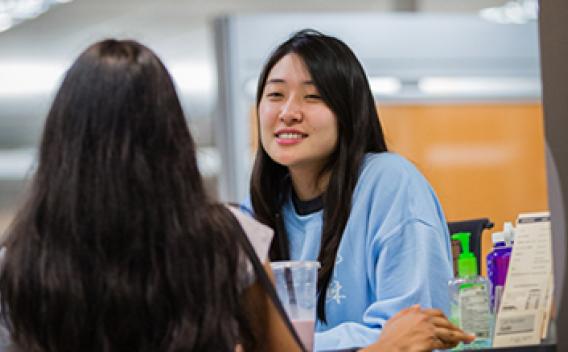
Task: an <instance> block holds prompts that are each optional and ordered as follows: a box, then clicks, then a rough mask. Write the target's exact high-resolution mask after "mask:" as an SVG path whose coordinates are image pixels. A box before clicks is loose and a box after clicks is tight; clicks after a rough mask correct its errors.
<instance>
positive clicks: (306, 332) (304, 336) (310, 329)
mask: <svg viewBox="0 0 568 352" xmlns="http://www.w3.org/2000/svg"><path fill="white" fill-rule="evenodd" d="M292 325H294V329H296V332H297V333H298V336H299V337H300V340H301V341H302V343H303V344H304V346H305V347H306V349H307V350H308V351H313V349H314V327H315V320H314V319H312V320H292Z"/></svg>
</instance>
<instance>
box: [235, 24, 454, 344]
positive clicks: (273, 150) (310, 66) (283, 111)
mask: <svg viewBox="0 0 568 352" xmlns="http://www.w3.org/2000/svg"><path fill="white" fill-rule="evenodd" d="M256 102H257V115H258V130H259V135H260V142H261V143H260V147H259V148H258V150H257V154H256V160H255V165H254V169H253V174H252V179H251V202H250V204H248V205H250V206H251V209H250V210H251V211H252V212H253V213H254V215H255V217H256V218H257V219H258V220H260V221H261V222H263V223H265V224H267V225H268V226H270V227H272V228H273V229H274V230H275V233H276V234H275V241H273V243H272V247H271V249H270V256H271V259H272V260H285V259H293V260H316V259H317V260H319V261H320V263H321V269H320V271H319V273H318V294H319V296H318V304H317V316H318V322H317V325H316V330H317V333H316V336H315V349H316V350H327V349H336V348H349V347H355V346H364V345H368V344H370V343H371V342H372V341H373V340H375V339H376V338H377V336H378V334H379V333H380V332H381V330H382V329H383V327H384V324H385V322H386V320H387V319H389V318H390V317H392V316H393V315H394V314H395V313H396V312H397V311H400V310H402V309H403V308H406V307H408V306H410V305H413V304H417V303H418V304H421V305H423V306H426V307H437V308H441V309H445V308H446V305H447V302H448V299H447V282H448V280H449V279H450V277H451V276H452V269H451V259H450V249H449V248H450V247H449V238H448V234H447V226H446V223H445V220H444V214H443V212H442V210H441V206H440V204H439V202H438V199H437V197H436V196H435V194H434V192H433V191H432V189H431V187H430V185H429V184H428V183H427V181H426V180H425V179H424V177H423V176H422V175H421V174H420V173H419V172H418V171H417V170H416V168H415V167H414V166H413V165H412V164H410V163H409V162H408V161H406V160H405V159H403V158H402V157H400V156H398V155H396V154H393V153H389V152H387V147H386V143H385V140H384V137H383V132H382V128H381V125H380V122H379V119H378V116H377V112H376V108H375V102H374V99H373V95H372V94H371V91H370V88H369V83H368V81H367V78H366V75H365V72H364V71H363V68H362V67H361V64H360V63H359V61H358V60H357V58H356V57H355V55H354V54H353V52H352V51H351V49H349V47H347V46H346V45H345V44H344V43H343V42H342V41H340V40H338V39H337V38H334V37H330V36H326V35H324V34H321V33H319V32H315V31H311V30H305V31H301V32H298V33H296V34H295V35H293V36H292V37H291V38H290V39H289V40H288V41H286V42H284V43H282V44H281V45H280V46H279V47H278V48H277V49H276V50H275V51H274V52H273V53H272V55H271V56H270V58H269V59H268V61H267V63H266V65H265V66H264V68H263V70H262V73H261V75H260V79H259V85H258V90H257V99H256ZM245 206H247V204H245Z"/></svg>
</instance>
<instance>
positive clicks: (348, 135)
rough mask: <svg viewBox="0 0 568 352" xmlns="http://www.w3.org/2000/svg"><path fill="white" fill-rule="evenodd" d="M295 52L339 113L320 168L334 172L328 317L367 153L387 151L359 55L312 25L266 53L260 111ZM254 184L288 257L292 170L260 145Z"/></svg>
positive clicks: (325, 245) (327, 253)
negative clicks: (276, 72)
mask: <svg viewBox="0 0 568 352" xmlns="http://www.w3.org/2000/svg"><path fill="white" fill-rule="evenodd" d="M291 53H294V54H297V55H298V56H300V57H301V58H302V60H303V62H304V63H305V65H306V67H307V69H308V71H309V73H310V75H311V78H312V80H313V82H314V84H315V86H316V88H317V89H318V92H319V94H320V95H321V97H322V99H323V101H324V102H325V103H326V104H327V105H328V106H329V108H330V109H331V111H333V113H334V114H335V117H336V118H337V130H338V143H337V147H336V148H335V150H334V151H333V153H332V155H331V156H330V157H329V160H328V162H327V164H326V165H325V166H324V168H323V170H321V173H320V175H323V174H325V173H326V172H330V173H331V177H330V181H329V185H328V187H327V189H326V191H325V193H324V195H323V203H324V206H323V229H322V237H321V247H320V248H321V249H320V253H319V256H318V260H319V262H320V263H321V269H320V271H319V273H318V305H317V315H318V319H320V320H321V321H324V322H325V321H326V320H325V300H326V297H325V293H326V290H327V287H328V286H329V283H330V279H331V274H332V271H333V267H334V264H335V257H336V255H337V249H338V247H339V242H340V241H341V237H342V234H343V230H344V229H345V224H346V223H347V219H348V218H349V213H350V211H351V198H352V195H353V190H354V188H355V185H356V183H357V179H358V176H359V171H360V167H361V163H362V161H363V158H364V155H365V153H367V152H385V151H387V146H386V142H385V139H384V137H383V132H382V128H381V125H380V122H379V118H378V115H377V110H376V106H375V102H374V98H373V95H372V93H371V90H370V87H369V83H368V81H367V77H366V75H365V72H364V70H363V67H362V66H361V64H360V63H359V61H358V60H357V58H356V57H355V54H353V52H352V51H351V49H350V48H349V47H348V46H347V45H346V44H345V43H343V42H342V41H341V40H339V39H337V38H334V37H331V36H327V35H324V34H322V33H320V32H317V31H314V30H310V29H305V30H302V31H299V32H297V33H295V34H294V35H293V36H292V37H291V38H290V39H288V40H287V41H285V42H284V43H282V44H281V45H280V46H278V47H277V48H276V50H275V51H274V52H273V53H272V54H271V55H270V57H269V58H268V61H267V62H266V64H265V65H264V68H263V69H262V71H261V74H260V78H259V81H258V87H257V95H256V107H257V115H258V106H259V104H260V101H261V99H262V94H263V91H264V86H265V84H266V80H267V77H268V74H269V73H270V70H271V69H272V67H273V66H274V65H275V64H276V63H277V62H278V61H280V59H282V58H283V57H284V56H285V55H287V54H291ZM258 130H259V131H260V128H259V129H258ZM259 138H260V135H259ZM250 189H251V201H252V206H253V209H254V213H255V216H256V218H257V219H258V220H259V221H261V222H263V223H265V224H266V225H268V226H270V227H272V228H273V229H275V232H276V237H275V240H274V241H273V243H272V247H271V249H270V256H271V259H273V260H285V259H288V258H289V255H290V254H289V247H288V246H289V245H288V239H287V238H286V236H285V235H284V234H285V230H284V225H283V224H282V219H281V215H280V212H281V208H282V205H283V202H284V201H285V200H286V199H287V197H288V196H289V190H290V181H289V173H288V169H287V168H286V167H285V166H283V165H280V164H278V163H276V162H275V161H274V160H272V159H271V158H270V156H269V155H268V154H267V153H266V151H265V150H264V148H263V147H262V145H259V148H258V150H257V153H256V159H255V163H254V167H253V172H252V178H251V184H250Z"/></svg>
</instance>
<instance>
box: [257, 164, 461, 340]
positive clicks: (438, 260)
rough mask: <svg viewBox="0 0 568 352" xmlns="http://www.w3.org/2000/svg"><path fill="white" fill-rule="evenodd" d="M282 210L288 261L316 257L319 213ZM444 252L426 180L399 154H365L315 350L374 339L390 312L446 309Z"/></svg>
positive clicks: (447, 258)
mask: <svg viewBox="0 0 568 352" xmlns="http://www.w3.org/2000/svg"><path fill="white" fill-rule="evenodd" d="M249 204H250V202H249ZM282 213H283V215H282V216H283V219H284V224H285V227H286V231H287V233H288V238H289V242H290V256H291V259H292V260H315V259H317V257H318V253H319V249H320V240H321V230H322V213H323V212H322V211H318V212H315V213H312V214H309V215H304V216H302V215H298V214H297V213H296V211H295V209H294V205H293V202H292V197H289V199H288V201H287V202H286V203H285V205H284V207H283V212H282ZM450 253H451V252H450V241H449V235H448V229H447V225H446V221H445V218H444V214H443V212H442V208H441V206H440V203H439V202H438V199H437V198H436V195H435V194H434V192H433V190H432V188H431V187H430V185H429V184H428V182H427V181H426V180H425V178H424V177H423V176H422V175H421V174H420V173H419V172H418V171H417V170H416V168H415V167H414V166H413V165H412V164H411V163H410V162H408V161H407V160H405V159H404V158H402V157H401V156H399V155H396V154H393V153H380V154H367V155H366V157H365V159H364V163H363V167H362V170H361V174H360V176H359V180H358V182H357V185H356V187H355V190H354V193H353V200H352V208H351V213H350V215H349V219H348V221H347V224H346V226H345V230H344V232H343V237H342V239H341V242H340V244H339V249H338V253H337V259H336V262H335V268H334V272H333V274H332V275H333V276H332V280H331V282H330V285H329V288H328V290H327V299H326V307H325V310H326V318H327V324H323V323H321V322H318V324H317V326H316V331H317V333H316V336H315V350H316V351H323V350H330V349H340V348H349V347H362V346H366V345H368V344H370V343H373V342H374V341H376V339H377V338H378V336H379V334H380V331H381V329H382V326H383V324H384V323H385V322H386V321H387V320H388V319H389V318H390V317H392V316H393V315H394V314H396V313H397V312H398V311H400V310H402V309H403V308H406V307H409V306H411V305H413V304H420V305H421V306H422V307H435V308H440V309H442V310H444V311H445V312H446V314H447V313H448V304H449V301H448V291H447V284H448V281H449V280H450V279H451V278H452V264H451V263H452V261H451V254H450Z"/></svg>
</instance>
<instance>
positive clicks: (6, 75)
mask: <svg viewBox="0 0 568 352" xmlns="http://www.w3.org/2000/svg"><path fill="white" fill-rule="evenodd" d="M64 72H65V68H64V66H63V65H60V64H55V63H31V62H29V63H15V62H0V96H19V95H32V94H49V93H51V92H53V91H54V90H55V89H56V88H57V85H58V84H59V81H60V79H61V77H62V75H63V73H64Z"/></svg>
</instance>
